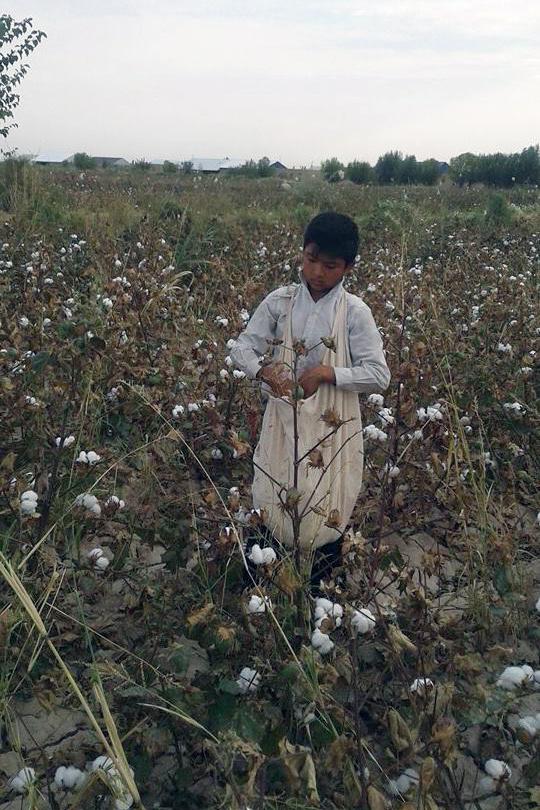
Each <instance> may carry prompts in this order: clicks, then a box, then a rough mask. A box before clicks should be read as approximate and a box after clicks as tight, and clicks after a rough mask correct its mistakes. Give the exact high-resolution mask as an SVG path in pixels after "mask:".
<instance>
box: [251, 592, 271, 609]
mask: <svg viewBox="0 0 540 810" xmlns="http://www.w3.org/2000/svg"><path fill="white" fill-rule="evenodd" d="M267 607H269V608H271V607H272V603H271V601H270V599H269V598H268V596H265V597H264V598H263V597H261V596H257V595H256V594H253V596H252V597H251V598H250V600H249V602H248V606H247V610H248V613H265V612H266V608H267Z"/></svg>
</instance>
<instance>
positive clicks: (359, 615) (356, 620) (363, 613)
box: [351, 608, 377, 636]
mask: <svg viewBox="0 0 540 810" xmlns="http://www.w3.org/2000/svg"><path fill="white" fill-rule="evenodd" d="M376 623H377V619H376V618H375V616H374V615H373V613H372V612H371V610H369V609H368V608H360V610H355V611H354V613H353V615H352V618H351V625H352V627H353V629H354V630H355V632H356V633H358V634H359V635H361V636H364V635H365V634H366V633H369V632H371V630H373V628H374V627H375V624H376Z"/></svg>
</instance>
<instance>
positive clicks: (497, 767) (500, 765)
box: [484, 759, 512, 781]
mask: <svg viewBox="0 0 540 810" xmlns="http://www.w3.org/2000/svg"><path fill="white" fill-rule="evenodd" d="M484 770H485V772H486V773H487V774H488V776H491V777H492V779H496V780H497V781H503V780H505V781H506V780H508V779H510V777H511V776H512V770H511V768H510V766H509V765H507V764H506V762H503V761H502V760H501V759H488V761H487V762H486V763H485V765H484Z"/></svg>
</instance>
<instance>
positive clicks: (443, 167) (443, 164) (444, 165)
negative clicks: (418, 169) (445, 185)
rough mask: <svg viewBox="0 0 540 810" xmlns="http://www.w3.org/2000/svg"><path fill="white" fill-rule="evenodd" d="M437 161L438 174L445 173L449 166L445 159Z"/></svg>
mask: <svg viewBox="0 0 540 810" xmlns="http://www.w3.org/2000/svg"><path fill="white" fill-rule="evenodd" d="M437 163H438V168H439V174H446V172H447V171H448V170H449V168H450V164H449V163H447V162H446V161H445V160H438V161H437Z"/></svg>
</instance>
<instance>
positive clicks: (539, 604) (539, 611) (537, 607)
mask: <svg viewBox="0 0 540 810" xmlns="http://www.w3.org/2000/svg"><path fill="white" fill-rule="evenodd" d="M536 610H537V611H538V613H540V596H539V597H538V601H537V603H536Z"/></svg>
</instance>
